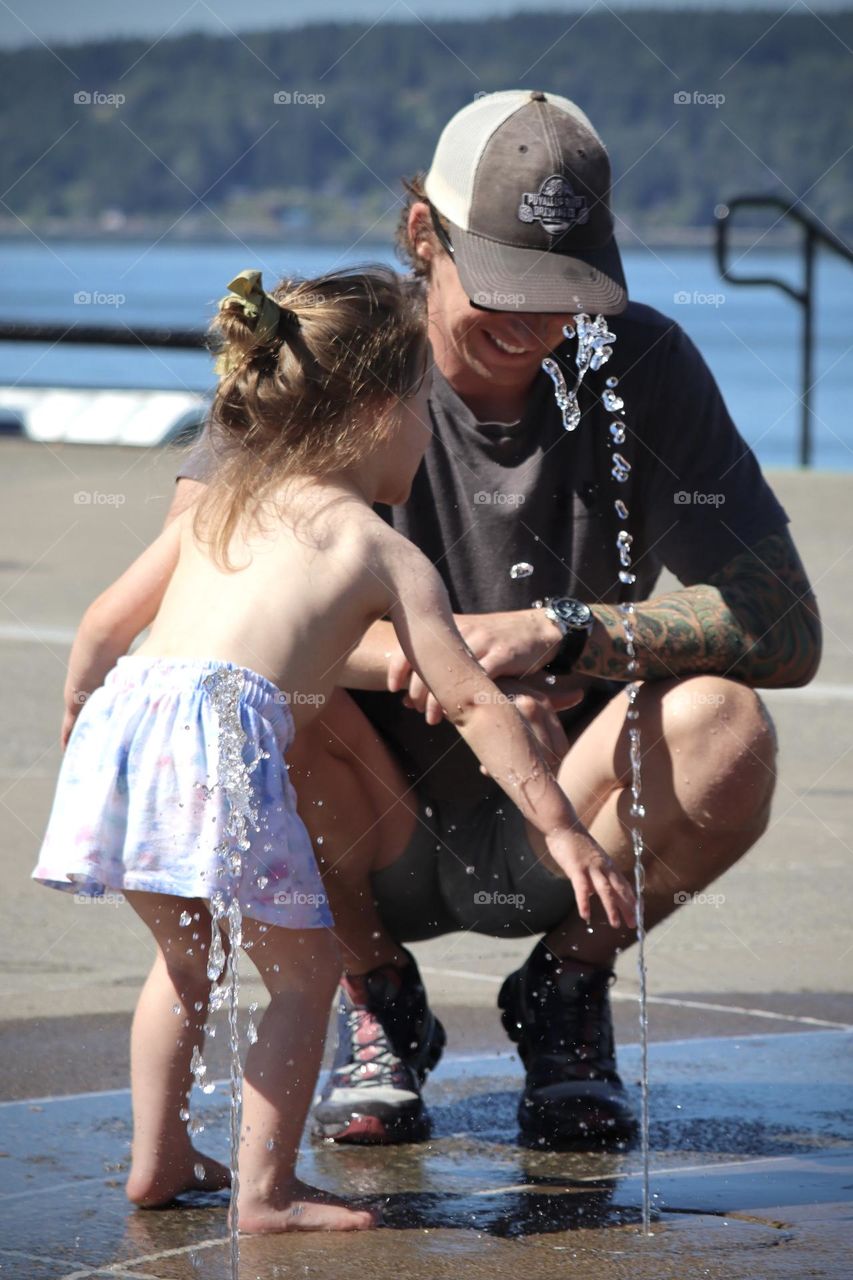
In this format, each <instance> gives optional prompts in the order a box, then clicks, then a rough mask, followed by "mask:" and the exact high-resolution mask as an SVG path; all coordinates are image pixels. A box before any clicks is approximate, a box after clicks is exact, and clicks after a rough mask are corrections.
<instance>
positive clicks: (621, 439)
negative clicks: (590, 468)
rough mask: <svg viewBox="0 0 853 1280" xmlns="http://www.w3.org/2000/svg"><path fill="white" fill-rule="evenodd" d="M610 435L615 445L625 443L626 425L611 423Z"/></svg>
mask: <svg viewBox="0 0 853 1280" xmlns="http://www.w3.org/2000/svg"><path fill="white" fill-rule="evenodd" d="M610 435H611V437H612V439H613V443H614V444H624V443H625V425H624V423H622V422H611V424H610Z"/></svg>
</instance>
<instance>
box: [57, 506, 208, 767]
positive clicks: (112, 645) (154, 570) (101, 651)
mask: <svg viewBox="0 0 853 1280" xmlns="http://www.w3.org/2000/svg"><path fill="white" fill-rule="evenodd" d="M185 523H186V521H185V520H184V519H181V518H180V517H178V518H177V519H175V520H173V521H172V522H171V523H170V524H169V525H167V526H166V528H165V529H164V530H163V532H162V533H161V534H160V536H159V537H158V538H156V539H155V541H154V542H152V543H151V546H150V547H147V548H146V549H145V551H143V553H142V555H141V556H139V557H138V558H137V559H136V560H134V562H133V564H132V565H131V566H130V568H129V569H127V570H125V572H124V573H123V574H122V575H121V577H120V578H117V579H116V581H115V582H114V583H113V584H112V586H110V587H107V589H106V591H103V592H102V593H101V594H100V595H99V596H98V598H97V599H96V600H94V601H93V602H92V604H90V605H89V608H88V609H87V610H86V612H85V613H84V615H83V620H82V621H81V623H80V626H79V628H78V629H77V635H76V636H75V638H74V644H73V645H72V647H71V657H70V658H69V661H68V674H67V676H66V680H65V694H64V697H65V716H64V719H63V722H62V731H61V735H60V737H61V742H62V748H63V750H64V749H65V747H66V745H67V743H68V737H69V735H70V733H71V730H72V728H73V727H74V721H75V720H76V719H77V716H78V715H79V714H80V709H81V707H82V706H83V703H84V702H85V701H86V699H87V698H88V696H89V694H90V693H93V692H94V690H95V689H97V688H98V687H99V686H100V685H102V684H103V682H104V677H105V676H106V674H107V672H108V671H110V670H111V669H112V668H113V667H114V666H115V664H116V660H117V659H118V658H120V657H121V656H122V654H124V653H127V650H128V649H129V648H130V645H131V644H132V642H133V641H134V640H135V639H136V637H137V636H138V635H139V633H140V631H143V630H144V629H145V627H147V626H148V625H149V623H150V622H152V620H153V619H154V617H155V616H156V613H157V610H158V609H159V608H160V602H161V600H162V599H163V596H164V594H165V591H166V587H167V586H168V585H169V581H170V579H171V577H172V574H173V573H174V571H175V566H176V565H177V563H178V555H179V552H180V544H181V530H182V529H183V527H184V524H185Z"/></svg>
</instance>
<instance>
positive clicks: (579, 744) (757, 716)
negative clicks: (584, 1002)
mask: <svg viewBox="0 0 853 1280" xmlns="http://www.w3.org/2000/svg"><path fill="white" fill-rule="evenodd" d="M637 709H638V711H639V712H640V719H639V720H638V721H637V724H638V725H639V728H640V731H641V746H642V752H643V763H642V781H643V788H642V789H643V804H644V806H645V810H646V816H645V818H643V819H642V820H641V822H640V824H639V825H640V830H641V831H642V834H643V840H644V844H645V848H646V852H645V856H644V860H643V865H644V871H645V892H644V904H645V923H646V927H647V928H648V929H652V928H654V927H655V926H656V925H658V924H660V922H661V921H662V920H665V919H666V918H667V916H669V915H671V914H672V912H673V911H675V910H677V909H678V907H679V906H680V905H682V904H683V903H684V902H686V901H688V900H689V896H690V895H691V894H693V893H695V892H699V891H701V890H702V889H704V888H706V886H707V885H709V884H710V883H711V882H712V881H713V880H716V879H717V877H718V876H720V875H722V873H723V872H724V871H726V870H728V868H729V867H731V866H733V865H734V863H736V862H737V861H738V859H740V858H741V857H743V855H744V854H745V853H746V852H747V851H748V850H749V849H750V848H751V847H752V846H753V845H754V844H755V842H756V840H757V839H758V838H759V836H760V835H761V834H762V832H763V831H764V830H765V828H766V826H767V822H768V818H769V814H770V803H771V800H772V796H773V789H774V786H775V781H776V774H775V758H776V739H775V733H774V730H773V727H772V723H771V721H770V719H769V717H768V715H767V712H766V711H765V710H764V707H763V704H762V702H761V701H760V699H759V698H758V696H757V695H756V693H755V692H754V691H753V690H752V689H749V688H748V687H747V686H745V685H742V684H739V683H737V682H735V681H733V680H726V679H723V678H721V677H717V676H694V677H692V678H690V679H685V680H677V681H676V680H662V681H654V682H646V683H645V684H644V685H643V686H642V687H641V689H640V692H639V696H638V700H637ZM626 710H627V697H626V695H625V694H619V695H618V696H617V697H616V698H614V699H613V700H612V701H611V702H610V703H609V704H608V705H607V707H605V709H604V710H603V711H602V712H601V713H600V714H599V715H598V716H597V717H596V718H595V720H594V721H593V722H592V724H590V725H589V726H588V727H587V728H586V730H585V731H584V732H583V733H582V734H581V735H580V737H579V738H578V739H577V740H576V741H575V742H574V743H573V745H572V746H571V748H570V750H569V753H568V755H567V756H566V758H565V760H564V761H563V764H562V766H561V768H560V771H559V774H558V778H559V780H560V782H561V783H562V785H563V786H564V787H565V789H566V791H567V792H568V794H569V796H570V797H571V799H572V801H573V803H574V804H575V807H576V808H577V811H578V814H579V816H580V818H581V820H582V821H583V822H584V823H586V825H587V826H588V828H589V830H590V831H591V833H592V834H593V835H594V836H595V838H596V839H597V840H598V841H599V843H600V844H601V845H602V846H603V847H604V848H605V849H606V850H607V852H608V853H609V854H610V855H611V857H612V858H613V859H614V861H615V862H617V863H618V865H619V867H620V869H621V870H622V871H623V872H624V873H625V874H626V875H627V876H628V877H629V879H633V863H634V854H633V849H632V845H631V836H630V827H631V825H632V819H631V817H630V813H629V809H630V804H631V768H630V760H629V757H628V744H627V733H626V731H625V712H626ZM529 835H530V839H531V843H533V844H534V847H535V848H538V847H539V845H541V840H540V838H539V834H538V832H535V831H533V830H532V829H529ZM592 927H593V932H592V933H590V932H589V931H588V929H587V926H586V924H585V923H584V922H583V921H582V920H580V919H579V918H578V917H577V916H576V915H575V916H572V917H570V918H569V919H568V920H567V921H565V922H564V923H563V924H562V925H560V926H559V927H558V928H556V929H553V930H552V931H551V933H549V934H548V935H547V937H546V939H545V941H546V945H547V946H548V947H549V948H550V949H551V950H553V951H554V953H555V954H556V955H560V956H565V957H568V956H573V957H574V958H576V959H577V960H579V961H581V962H583V963H585V964H589V965H596V966H600V967H605V968H610V967H612V965H613V963H614V961H615V958H616V954H617V951H618V950H622V949H624V948H626V947H628V946H630V945H631V943H632V942H633V941H634V940H635V933H634V931H633V930H630V931H629V930H618V931H617V930H614V929H613V928H611V926H610V925H609V924H608V923H607V921H606V920H605V918H604V914H603V912H602V911H601V909H600V905H598V904H597V903H595V904H594V910H593V923H592Z"/></svg>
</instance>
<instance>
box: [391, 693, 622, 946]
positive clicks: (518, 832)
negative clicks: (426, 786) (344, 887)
mask: <svg viewBox="0 0 853 1280" xmlns="http://www.w3.org/2000/svg"><path fill="white" fill-rule="evenodd" d="M617 687H618V686H617ZM614 692H615V688H614ZM610 696H612V694H611V693H610V692H608V693H606V694H604V693H602V694H601V695H599V694H598V693H596V696H595V697H593V698H588V699H586V700H585V702H584V705H583V707H582V708H579V710H582V712H583V714H582V715H581V716H580V717H578V718H577V720H576V721H575V723H574V724H573V726H572V732H575V731H579V730H581V729H583V728H584V727H586V725H587V724H588V723H589V722H590V721H591V720H593V719H594V718H595V716H596V715H597V714H598V712H599V711H600V710H601V709H602V707H603V706H604V705H605V703H606V702H608V701H609V698H610ZM371 883H372V887H373V893H374V897H375V899H376V904H377V908H378V911H379V915H380V917H381V919H382V923H383V924H384V925H385V927H386V928H387V929H388V932H389V933H390V934H391V936H392V937H393V938H395V939H396V940H397V941H398V942H420V941H423V940H424V939H425V938H435V937H439V936H440V935H441V934H445V933H452V932H455V931H456V930H459V929H470V930H472V931H473V932H474V933H485V934H488V935H489V936H490V937H497V938H519V937H526V936H528V935H529V934H531V933H533V934H537V933H548V932H549V931H550V930H551V929H553V928H555V927H556V926H557V925H559V924H560V923H561V922H562V921H563V920H565V919H566V918H567V917H569V916H571V915H572V914H573V913H574V912H575V895H574V890H573V889H572V886H571V883H570V882H569V881H568V880H567V879H565V878H564V877H563V876H557V875H553V874H552V873H551V872H550V871H548V870H547V868H545V867H544V866H543V865H542V864H541V862H540V861H539V859H538V858H537V857H536V855H535V853H534V852H533V850H532V848H531V847H530V842H529V841H528V838H527V829H526V823H525V820H524V817H523V816H522V814H521V811H520V810H519V809H517V808H516V806H515V805H514V804H513V803H512V802H511V801H510V800H509V799H508V798H507V797H506V796H505V795H504V793H503V791H501V790H500V789H499V788H498V787H497V786H495V787H494V791H493V793H492V794H491V795H489V796H487V797H486V798H484V799H483V800H482V801H481V802H480V804H479V805H477V807H476V808H475V809H473V810H472V811H471V812H470V813H468V814H466V815H465V817H464V819H461V820H460V818H459V817H458V816H454V815H452V814H449V813H445V812H444V811H443V808H442V804H441V801H440V799H436V798H435V797H427V796H425V795H423V796H421V802H420V806H419V813H418V821H417V824H416V826H415V831H414V834H413V835H412V838H411V840H410V841H409V844H408V846H407V847H406V849H405V850H404V851H403V853H402V854H401V855H400V857H399V858H398V859H397V861H396V862H394V863H392V864H391V865H390V866H388V867H384V868H383V869H382V870H381V871H375V872H373V874H372V876H371Z"/></svg>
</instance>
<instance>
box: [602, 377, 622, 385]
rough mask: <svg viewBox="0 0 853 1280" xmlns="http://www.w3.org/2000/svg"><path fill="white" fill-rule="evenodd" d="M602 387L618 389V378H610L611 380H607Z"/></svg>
mask: <svg viewBox="0 0 853 1280" xmlns="http://www.w3.org/2000/svg"><path fill="white" fill-rule="evenodd" d="M604 385H605V386H606V387H618V386H619V379H618V378H612V377H611V378H608V379H607V381H606V382H605V384H604Z"/></svg>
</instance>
